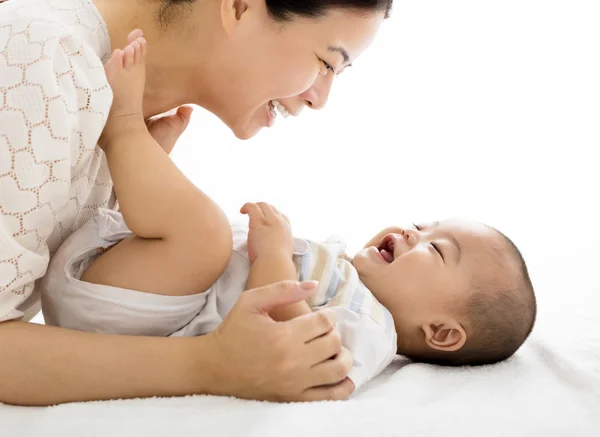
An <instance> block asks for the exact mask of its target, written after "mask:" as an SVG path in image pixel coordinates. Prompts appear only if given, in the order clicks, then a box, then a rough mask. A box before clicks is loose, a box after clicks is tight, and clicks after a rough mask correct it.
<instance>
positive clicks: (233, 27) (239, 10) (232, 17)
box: [221, 0, 250, 38]
mask: <svg viewBox="0 0 600 437" xmlns="http://www.w3.org/2000/svg"><path fill="white" fill-rule="evenodd" d="M249 12H250V4H249V2H248V1H247V0H221V23H222V24H223V30H224V31H225V34H226V35H227V37H228V38H233V36H234V35H235V34H236V33H237V32H236V31H237V29H238V26H239V25H240V24H241V22H242V20H244V19H245V18H246V15H248V14H249Z"/></svg>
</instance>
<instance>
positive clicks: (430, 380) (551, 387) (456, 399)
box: [0, 239, 600, 437]
mask: <svg viewBox="0 0 600 437" xmlns="http://www.w3.org/2000/svg"><path fill="white" fill-rule="evenodd" d="M596 247H600V240H598V239H596V240H595V241H591V242H590V241H587V240H586V241H583V240H582V241H581V242H579V243H578V244H576V243H575V242H573V243H572V244H571V245H570V246H569V250H568V251H566V250H565V251H563V250H560V251H553V252H550V251H547V252H544V251H539V252H537V253H536V255H538V256H533V257H531V263H530V271H531V272H532V277H533V278H534V283H535V285H536V288H537V294H538V298H539V302H540V315H539V320H538V324H537V326H536V328H535V329H534V333H533V336H532V337H531V339H530V340H529V341H528V342H527V343H526V344H525V345H524V346H523V348H522V349H521V350H520V351H519V352H518V354H517V355H516V356H514V357H513V358H512V359H510V360H508V361H506V362H504V363H501V364H498V365H495V366H487V367H479V368H464V369H449V368H439V367H434V366H428V365H422V364H408V363H406V362H403V361H396V362H394V363H393V364H392V365H391V366H390V367H389V368H388V369H386V371H385V372H384V373H383V374H382V375H381V376H380V377H378V378H377V379H376V380H374V381H371V382H370V383H368V384H367V385H366V386H365V387H364V388H363V389H362V390H361V391H360V392H359V393H356V394H355V395H354V396H353V397H352V399H350V400H348V401H345V402H323V403H312V404H287V405H281V404H271V403H265V402H253V401H243V400H238V399H231V398H219V397H212V396H193V397H187V398H179V399H145V400H130V401H111V402H92V403H81V404H67V405H60V406H56V407H51V408H23V407H11V406H3V405H0V437H46V436H52V437H54V436H57V437H58V436H60V437H80V436H85V437H95V436H98V437H100V436H102V437H108V436H110V437H120V436H127V437H135V436H140V437H141V436H143V437H152V436H157V437H158V436H170V437H179V436H211V437H212V436H223V437H229V436H238V435H239V436H249V437H270V436H273V437H284V436H285V437H288V436H289V437H295V436H302V437H305V436H310V437H314V436H327V437H331V436H343V437H351V436H361V437H371V436H373V437H391V436H406V437H417V436H418V437H437V436H445V437H471V436H473V437H521V436H522V437H537V436H540V437H555V436H556V437H597V436H600V310H599V308H600V288H599V287H598V286H597V283H598V282H597V280H596V274H595V271H596V269H597V265H598V262H597V260H598V255H597V253H596V249H595V248H596Z"/></svg>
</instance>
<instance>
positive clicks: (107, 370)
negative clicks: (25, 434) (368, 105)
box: [0, 0, 391, 405]
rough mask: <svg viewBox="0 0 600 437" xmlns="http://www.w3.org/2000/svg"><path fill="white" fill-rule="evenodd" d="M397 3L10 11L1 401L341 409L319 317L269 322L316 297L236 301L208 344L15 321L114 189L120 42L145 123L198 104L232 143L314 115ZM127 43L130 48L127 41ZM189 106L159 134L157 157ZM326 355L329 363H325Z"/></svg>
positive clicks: (87, 0)
mask: <svg viewBox="0 0 600 437" xmlns="http://www.w3.org/2000/svg"><path fill="white" fill-rule="evenodd" d="M390 7H391V0H346V1H344V0H330V1H317V0H315V1H302V0H297V1H276V0H268V1H265V0H197V1H194V0H153V1H151V2H138V1H136V0H123V1H119V2H115V1H111V0H95V1H94V2H92V1H91V0H63V1H61V2H60V3H56V4H55V3H54V2H48V1H44V0H10V1H7V2H3V3H2V4H0V212H1V214H2V215H1V216H0V217H1V221H0V322H2V323H0V348H1V350H2V356H1V359H0V401H1V402H5V403H14V404H24V405H48V404H53V403H60V402H69V401H78V400H95V399H113V398H131V397H145V396H173V395H185V394H194V393H211V394H223V395H232V396H238V397H244V398H254V399H275V400H321V399H343V398H345V397H347V396H348V395H349V394H350V391H351V384H348V381H347V379H346V374H347V371H348V369H349V367H350V365H351V357H348V356H347V355H346V354H344V353H343V352H341V353H340V351H341V349H340V340H339V336H338V335H337V334H336V333H335V331H334V330H333V329H332V328H333V326H334V324H335V320H334V317H333V315H332V314H330V313H326V312H319V313H313V314H310V315H307V316H304V317H300V318H297V319H294V320H292V321H289V322H284V323H275V322H274V321H273V320H271V319H270V318H268V317H267V316H266V315H265V313H266V312H267V311H268V310H269V309H271V308H274V307H276V306H280V305H285V304H289V303H293V302H296V301H300V300H302V299H305V298H306V297H307V296H309V295H310V293H312V292H313V291H314V284H310V283H307V284H297V283H293V282H291V283H280V284H276V285H273V286H270V287H267V288H264V289H256V290H251V291H249V292H247V293H246V294H245V295H244V296H243V298H242V299H240V300H239V301H238V302H237V304H236V306H235V307H234V309H233V310H232V311H231V313H230V314H229V316H228V317H227V318H226V320H225V321H224V322H223V323H222V325H221V326H220V327H219V329H218V330H217V331H216V332H215V333H214V335H212V334H211V335H206V336H203V337H197V338H185V339H165V338H145V337H125V336H110V335H95V334H88V333H82V332H75V331H69V330H64V329H58V328H53V327H50V326H41V325H33V324H29V323H26V320H29V319H30V318H31V317H32V316H33V315H34V314H35V313H36V312H37V311H38V310H39V296H37V295H36V293H35V290H34V281H35V280H36V279H39V278H40V277H42V276H43V274H44V272H45V269H46V267H47V265H48V262H49V258H50V257H51V256H52V255H53V253H54V252H55V251H56V249H57V248H58V246H59V245H60V244H61V243H62V242H63V241H64V240H65V239H66V238H67V237H68V236H69V235H70V234H71V233H72V232H73V231H74V230H76V229H78V228H79V227H80V226H82V225H83V224H84V223H85V222H86V221H87V220H88V219H89V218H90V217H92V216H93V215H94V213H95V211H96V210H97V209H98V208H101V207H105V208H106V207H108V208H110V207H113V206H114V198H113V195H112V183H111V180H110V176H109V174H108V171H107V167H106V161H105V158H104V155H103V154H102V152H101V151H100V150H99V148H98V147H97V146H96V144H97V141H98V139H99V138H100V135H101V133H102V130H103V127H104V124H105V122H106V118H107V116H108V112H109V109H110V105H111V99H112V94H111V90H110V87H109V86H108V83H107V81H106V76H105V75H104V70H103V62H104V61H106V60H107V59H108V57H109V56H110V51H111V50H110V49H111V47H115V48H116V47H123V46H124V45H125V43H126V42H127V38H128V34H129V31H130V30H132V29H133V28H141V29H143V30H144V34H145V37H146V39H147V40H148V44H149V47H150V52H149V54H148V57H147V70H146V71H147V80H146V89H145V94H144V105H143V106H144V115H145V116H146V117H151V116H154V115H156V114H161V113H163V112H165V111H168V110H170V109H171V108H176V107H178V106H180V105H182V104H186V103H194V104H198V105H201V106H203V107H204V108H206V109H208V110H209V111H211V112H213V113H214V114H215V115H217V116H218V117H219V118H220V119H221V120H222V121H223V122H224V123H225V124H227V125H228V126H229V127H230V128H231V130H232V131H233V133H234V134H235V135H236V136H237V137H238V138H242V139H244V138H250V137H252V136H253V135H255V134H256V133H257V132H258V131H259V130H260V129H261V128H263V127H268V126H271V125H272V124H273V123H274V122H275V118H276V114H277V111H279V112H283V113H286V112H287V113H290V114H292V115H298V114H299V112H300V111H301V110H302V108H303V107H305V106H308V107H310V108H313V109H318V108H321V107H323V105H324V104H325V103H326V101H327V98H328V95H329V90H330V88H331V84H332V81H333V78H334V77H335V75H336V74H339V73H340V72H341V71H342V70H343V69H344V68H345V67H347V66H348V65H350V63H351V62H352V60H354V59H355V58H356V57H357V56H359V55H360V54H361V53H362V52H363V50H365V49H366V48H367V46H368V45H369V44H370V42H371V40H372V39H373V37H374V35H375V34H376V32H377V30H378V28H379V26H380V24H381V21H382V20H383V19H384V18H385V17H386V16H387V14H388V13H389V9H390ZM130 37H134V36H130ZM190 112H191V111H190V109H189V108H185V107H184V108H180V109H179V110H178V112H177V113H176V114H175V115H172V116H169V117H165V118H162V119H159V120H155V121H153V122H152V123H151V124H150V125H149V130H150V131H151V133H152V135H153V136H154V137H155V139H156V140H157V142H159V143H160V144H161V146H162V147H163V149H164V150H165V151H167V152H168V151H170V149H171V148H172V147H173V145H174V144H175V141H176V140H177V139H178V137H179V136H180V135H181V133H182V132H183V130H184V129H185V127H186V126H187V123H188V121H189V117H190ZM327 357H335V358H334V359H332V360H328V359H327Z"/></svg>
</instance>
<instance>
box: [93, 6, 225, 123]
mask: <svg viewBox="0 0 600 437" xmlns="http://www.w3.org/2000/svg"><path fill="white" fill-rule="evenodd" d="M94 4H95V5H96V7H97V8H98V10H99V11H100V13H101V14H102V16H103V18H104V20H105V22H106V25H107V28H108V33H109V37H110V44H111V48H112V50H115V49H116V48H123V47H125V46H126V45H127V36H128V35H129V33H130V32H131V31H132V30H134V29H141V30H142V31H143V32H144V37H145V38H146V40H147V41H148V55H147V56H146V87H145V91H144V116H145V117H146V118H148V117H151V116H153V115H157V114H161V113H163V112H166V111H169V110H171V109H173V108H176V107H178V106H181V105H184V104H188V103H193V104H198V105H202V104H203V101H204V100H205V96H203V95H200V93H198V91H197V90H198V89H202V88H204V89H210V88H205V87H202V86H198V85H199V84H198V81H201V80H202V78H203V77H205V75H204V74H203V69H204V68H203V64H204V62H203V59H201V57H200V54H204V55H205V56H207V57H209V51H210V48H211V46H213V47H214V44H211V42H210V41H208V39H207V40H205V41H199V40H198V38H195V39H194V41H193V42H192V41H190V40H189V39H187V40H186V38H185V32H186V28H188V26H187V24H188V23H186V22H185V21H187V20H190V19H196V20H197V19H198V17H187V18H186V19H182V22H177V23H172V24H171V25H170V26H169V27H168V28H167V29H162V30H161V29H160V28H159V23H158V22H157V17H158V13H159V9H158V8H159V7H160V2H158V1H156V2H144V3H139V2H138V1H135V0H128V1H124V0H123V1H119V2H115V1H111V0H94ZM196 7H197V6H196ZM193 15H197V14H196V13H194V14H193ZM200 16H202V14H200ZM176 20H179V19H178V18H176ZM202 21H204V23H197V25H201V26H204V25H206V27H208V26H209V25H210V24H209V23H207V21H209V20H202ZM207 30H208V29H207ZM205 34H207V35H208V34H210V32H205ZM206 73H207V74H208V71H207V72H206ZM192 81H194V82H195V83H192ZM207 87H208V85H207ZM192 90H195V92H192Z"/></svg>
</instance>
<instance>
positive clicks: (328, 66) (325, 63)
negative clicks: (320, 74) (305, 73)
mask: <svg viewBox="0 0 600 437" xmlns="http://www.w3.org/2000/svg"><path fill="white" fill-rule="evenodd" d="M321 62H322V63H323V65H324V66H325V69H326V70H327V72H330V71H333V72H334V73H335V70H334V69H333V67H332V66H331V65H330V64H328V63H327V62H326V61H324V60H323V59H321Z"/></svg>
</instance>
